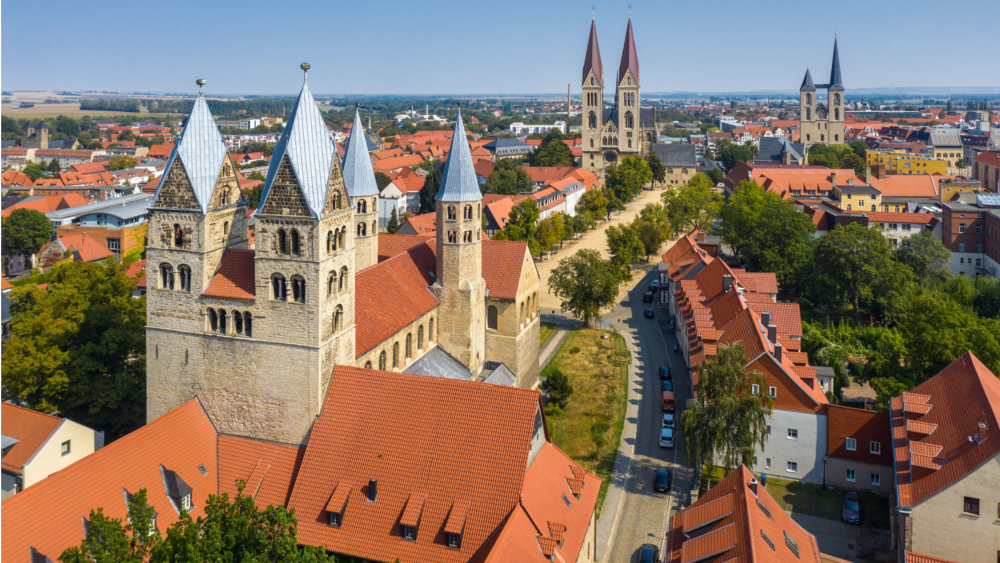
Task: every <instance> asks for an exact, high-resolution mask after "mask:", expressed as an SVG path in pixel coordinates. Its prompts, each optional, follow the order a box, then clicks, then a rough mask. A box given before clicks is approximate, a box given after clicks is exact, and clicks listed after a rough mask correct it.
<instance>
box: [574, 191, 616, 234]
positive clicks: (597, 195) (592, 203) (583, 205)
mask: <svg viewBox="0 0 1000 563" xmlns="http://www.w3.org/2000/svg"><path fill="white" fill-rule="evenodd" d="M609 193H610V190H609V189H608V188H598V189H596V190H590V191H589V192H585V193H584V194H583V195H582V196H580V201H578V202H577V204H576V212H577V214H578V215H584V214H588V213H589V214H590V216H591V221H589V222H588V225H590V224H593V220H594V218H597V217H605V218H606V217H608V216H609V215H610V214H611V212H610V210H611V205H612V204H611V202H610V201H609V200H608V195H609Z"/></svg>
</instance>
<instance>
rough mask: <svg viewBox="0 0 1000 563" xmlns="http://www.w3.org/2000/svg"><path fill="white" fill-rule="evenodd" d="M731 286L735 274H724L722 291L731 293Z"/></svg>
mask: <svg viewBox="0 0 1000 563" xmlns="http://www.w3.org/2000/svg"><path fill="white" fill-rule="evenodd" d="M731 287H733V276H730V275H729V274H726V275H724V276H722V293H729V289H730V288H731Z"/></svg>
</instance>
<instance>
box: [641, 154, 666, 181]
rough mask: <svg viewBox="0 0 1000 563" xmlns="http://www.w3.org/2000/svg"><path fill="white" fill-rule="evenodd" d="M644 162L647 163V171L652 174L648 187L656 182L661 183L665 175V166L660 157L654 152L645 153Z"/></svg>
mask: <svg viewBox="0 0 1000 563" xmlns="http://www.w3.org/2000/svg"><path fill="white" fill-rule="evenodd" d="M646 164H648V165H649V172H650V173H651V174H652V177H651V178H650V181H651V183H650V187H652V186H653V185H654V184H656V183H662V182H663V180H664V179H665V178H666V175H667V167H666V166H663V162H662V161H661V160H660V157H658V156H656V153H655V152H651V153H649V154H648V155H646Z"/></svg>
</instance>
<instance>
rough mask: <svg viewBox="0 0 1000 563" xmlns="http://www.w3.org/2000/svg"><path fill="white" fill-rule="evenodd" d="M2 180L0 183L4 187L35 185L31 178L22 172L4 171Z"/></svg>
mask: <svg viewBox="0 0 1000 563" xmlns="http://www.w3.org/2000/svg"><path fill="white" fill-rule="evenodd" d="M0 178H2V181H0V183H2V184H3V185H4V186H18V187H28V186H32V185H34V182H32V181H31V177H30V176H28V175H27V174H25V173H24V172H21V171H20V170H4V172H3V174H2V175H0Z"/></svg>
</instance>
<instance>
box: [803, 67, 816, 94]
mask: <svg viewBox="0 0 1000 563" xmlns="http://www.w3.org/2000/svg"><path fill="white" fill-rule="evenodd" d="M815 91H816V84H815V83H814V82H813V77H812V74H810V73H809V69H808V68H807V69H806V75H805V77H803V78H802V86H799V92H815Z"/></svg>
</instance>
